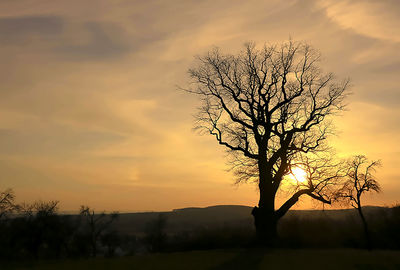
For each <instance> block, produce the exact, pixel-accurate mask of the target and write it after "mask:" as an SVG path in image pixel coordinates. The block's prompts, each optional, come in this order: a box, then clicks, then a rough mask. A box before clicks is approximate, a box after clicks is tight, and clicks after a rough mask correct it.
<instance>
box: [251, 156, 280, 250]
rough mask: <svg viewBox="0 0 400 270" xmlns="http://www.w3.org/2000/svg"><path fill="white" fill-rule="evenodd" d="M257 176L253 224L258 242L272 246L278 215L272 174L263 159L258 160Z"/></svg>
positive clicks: (275, 235)
mask: <svg viewBox="0 0 400 270" xmlns="http://www.w3.org/2000/svg"><path fill="white" fill-rule="evenodd" d="M264 162H265V160H264ZM259 177H260V178H259V181H260V182H259V191H260V200H259V203H258V207H257V206H256V207H254V208H253V211H252V215H253V217H254V225H255V227H256V232H257V239H258V241H259V242H260V244H263V245H268V246H273V245H274V244H275V242H276V239H277V226H278V216H277V215H276V212H275V192H274V189H273V186H272V176H271V175H270V174H269V173H268V169H267V166H266V164H263V160H260V162H259Z"/></svg>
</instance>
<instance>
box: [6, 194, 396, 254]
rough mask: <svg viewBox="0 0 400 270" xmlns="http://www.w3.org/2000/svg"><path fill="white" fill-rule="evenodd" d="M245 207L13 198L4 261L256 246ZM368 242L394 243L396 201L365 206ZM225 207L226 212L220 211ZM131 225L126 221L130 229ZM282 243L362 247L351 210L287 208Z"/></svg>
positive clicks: (377, 244) (281, 226)
mask: <svg viewBox="0 0 400 270" xmlns="http://www.w3.org/2000/svg"><path fill="white" fill-rule="evenodd" d="M250 211H251V208H250V207H240V206H221V207H211V208H203V209H187V210H179V211H172V212H165V213H138V214H121V215H118V214H117V213H112V214H106V213H95V212H94V211H93V210H92V209H90V208H89V207H86V206H82V207H81V209H80V214H79V215H62V214H59V212H58V208H57V202H36V203H33V204H30V205H26V204H25V205H19V206H18V207H17V208H15V209H14V210H13V213H12V214H10V213H11V211H10V213H9V214H7V215H6V214H4V215H2V216H1V218H0V258H1V259H6V260H10V259H11V260H20V259H47V258H78V257H91V256H123V255H132V254H136V253H147V252H171V251H186V250H196V249H213V248H236V247H241V248H246V247H252V246H254V245H256V241H255V240H256V239H255V230H254V226H253V224H252V218H251V215H250ZM365 212H366V217H367V219H368V222H369V224H370V230H371V236H372V243H373V248H377V249H378V248H379V249H399V248H400V230H399V228H400V206H395V207H392V208H368V207H367V208H366V211H365ZM224 213H225V214H224ZM130 227H131V228H132V229H131V230H130ZM279 235H280V240H279V243H278V244H277V246H278V247H282V248H364V247H365V246H366V243H365V239H364V237H363V233H362V226H361V223H360V221H359V218H358V216H357V215H356V212H355V211H353V210H336V211H319V210H315V211H291V212H290V213H289V214H288V215H287V216H286V217H285V218H283V219H282V220H281V221H280V224H279Z"/></svg>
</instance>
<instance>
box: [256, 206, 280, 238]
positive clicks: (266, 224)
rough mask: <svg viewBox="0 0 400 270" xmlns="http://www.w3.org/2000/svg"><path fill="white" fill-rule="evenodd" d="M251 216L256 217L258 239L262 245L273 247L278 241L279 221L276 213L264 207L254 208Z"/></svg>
mask: <svg viewBox="0 0 400 270" xmlns="http://www.w3.org/2000/svg"><path fill="white" fill-rule="evenodd" d="M251 214H252V215H253V216H254V225H255V227H256V233H257V239H258V241H259V243H260V244H262V245H267V246H273V245H275V243H276V239H277V236H278V235H277V226H278V219H277V218H276V215H275V212H274V211H271V210H269V209H266V208H264V207H262V208H260V207H257V206H256V207H254V208H253V211H252V212H251Z"/></svg>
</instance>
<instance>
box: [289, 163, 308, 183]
mask: <svg viewBox="0 0 400 270" xmlns="http://www.w3.org/2000/svg"><path fill="white" fill-rule="evenodd" d="M290 178H292V180H294V181H296V182H300V183H305V182H307V172H306V171H305V170H304V169H303V168H301V167H293V168H292V172H291V174H290Z"/></svg>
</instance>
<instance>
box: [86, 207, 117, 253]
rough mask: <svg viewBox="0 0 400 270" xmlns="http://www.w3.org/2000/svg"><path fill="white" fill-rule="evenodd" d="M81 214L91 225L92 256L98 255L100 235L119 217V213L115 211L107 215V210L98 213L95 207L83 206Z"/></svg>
mask: <svg viewBox="0 0 400 270" xmlns="http://www.w3.org/2000/svg"><path fill="white" fill-rule="evenodd" d="M79 212H80V215H81V216H83V217H86V220H87V222H88V226H89V234H90V244H91V248H92V256H93V257H96V256H97V245H98V242H99V239H100V237H101V236H102V234H103V233H104V232H105V230H106V229H108V228H109V226H110V225H111V224H112V223H113V222H114V221H115V219H117V217H118V213H116V212H114V213H111V214H110V215H107V214H106V213H105V212H101V213H100V214H96V213H95V212H94V210H93V209H91V208H89V207H88V206H84V205H82V206H81V209H80V211H79Z"/></svg>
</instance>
